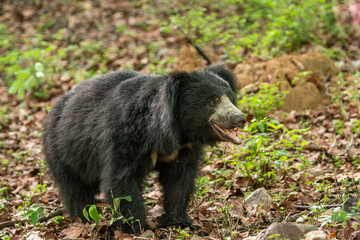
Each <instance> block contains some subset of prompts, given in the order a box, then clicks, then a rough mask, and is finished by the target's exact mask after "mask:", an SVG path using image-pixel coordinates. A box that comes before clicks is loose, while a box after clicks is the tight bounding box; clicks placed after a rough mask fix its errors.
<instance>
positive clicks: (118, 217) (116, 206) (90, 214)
mask: <svg viewBox="0 0 360 240" xmlns="http://www.w3.org/2000/svg"><path fill="white" fill-rule="evenodd" d="M122 200H126V201H128V202H131V201H132V199H131V196H126V197H118V198H115V199H114V201H113V207H110V208H109V207H105V206H96V205H86V206H85V207H84V209H83V215H84V217H85V218H86V220H88V221H89V222H91V220H93V221H94V222H95V224H96V225H97V226H98V225H99V223H100V220H101V219H103V218H104V217H103V215H102V214H101V213H99V212H98V208H101V209H102V212H106V210H107V209H110V210H111V212H112V217H111V219H110V221H109V224H110V225H111V224H113V223H114V222H116V221H122V222H123V223H126V224H129V226H133V225H132V224H134V222H136V221H138V220H136V219H135V220H134V219H133V217H129V218H125V217H124V216H123V215H122V214H121V211H120V203H121V201H122Z"/></svg>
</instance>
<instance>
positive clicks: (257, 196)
mask: <svg viewBox="0 0 360 240" xmlns="http://www.w3.org/2000/svg"><path fill="white" fill-rule="evenodd" d="M259 204H262V205H263V206H266V205H270V204H271V196H270V195H269V193H268V192H267V191H266V190H265V188H263V187H262V188H259V189H256V190H255V191H254V192H252V193H251V194H250V195H249V196H248V197H247V198H245V200H244V206H249V205H259Z"/></svg>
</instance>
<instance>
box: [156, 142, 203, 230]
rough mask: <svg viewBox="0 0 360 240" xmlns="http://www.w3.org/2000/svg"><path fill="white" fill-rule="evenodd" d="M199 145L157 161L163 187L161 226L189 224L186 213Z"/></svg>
mask: <svg viewBox="0 0 360 240" xmlns="http://www.w3.org/2000/svg"><path fill="white" fill-rule="evenodd" d="M201 155H202V148H201V147H195V146H193V147H191V148H184V149H182V150H181V151H180V152H179V155H178V156H177V158H176V159H174V160H173V161H171V162H169V163H159V164H158V166H157V167H158V169H159V171H160V175H159V180H160V183H161V184H162V186H163V189H164V195H165V199H164V210H165V214H164V215H163V216H162V219H161V226H184V227H185V226H190V225H191V223H192V221H191V219H190V218H189V216H188V215H187V213H186V208H187V205H188V203H189V201H190V196H191V194H192V192H193V189H194V185H195V178H196V176H197V172H198V163H199V160H200V158H201Z"/></svg>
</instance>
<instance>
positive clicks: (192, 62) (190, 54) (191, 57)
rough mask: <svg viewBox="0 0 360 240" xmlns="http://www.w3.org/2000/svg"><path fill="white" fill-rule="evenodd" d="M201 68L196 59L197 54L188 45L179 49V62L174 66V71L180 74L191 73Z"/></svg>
mask: <svg viewBox="0 0 360 240" xmlns="http://www.w3.org/2000/svg"><path fill="white" fill-rule="evenodd" d="M202 67H203V66H202V64H201V62H200V61H199V59H198V53H197V51H196V49H195V48H193V47H192V46H191V45H190V44H185V45H184V46H183V48H182V49H181V52H180V56H179V60H178V62H177V64H176V67H175V70H176V71H181V72H183V71H184V72H191V71H194V70H199V69H201V68H202Z"/></svg>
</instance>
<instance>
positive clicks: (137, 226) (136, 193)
mask: <svg viewBox="0 0 360 240" xmlns="http://www.w3.org/2000/svg"><path fill="white" fill-rule="evenodd" d="M122 173H123V174H122ZM122 173H120V174H117V175H113V176H122V177H121V178H115V177H113V178H111V179H109V181H107V182H108V184H105V185H104V191H105V194H106V199H107V201H108V202H109V204H110V205H111V207H114V199H116V198H118V197H128V196H131V201H127V200H126V199H121V201H120V213H121V216H122V217H123V219H120V220H119V221H118V222H117V224H119V225H120V226H121V230H122V232H123V233H140V232H141V230H142V229H145V230H146V229H148V225H147V222H146V215H145V207H144V203H143V200H142V186H141V185H142V181H143V177H142V176H137V175H136V174H134V175H132V174H131V172H130V171H128V169H126V168H125V169H124V170H123V171H122ZM110 175H111V174H110ZM117 210H118V209H117ZM114 217H120V216H118V214H115V216H114ZM127 219H130V220H129V221H127V222H126V220H127ZM124 220H125V221H124Z"/></svg>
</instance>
